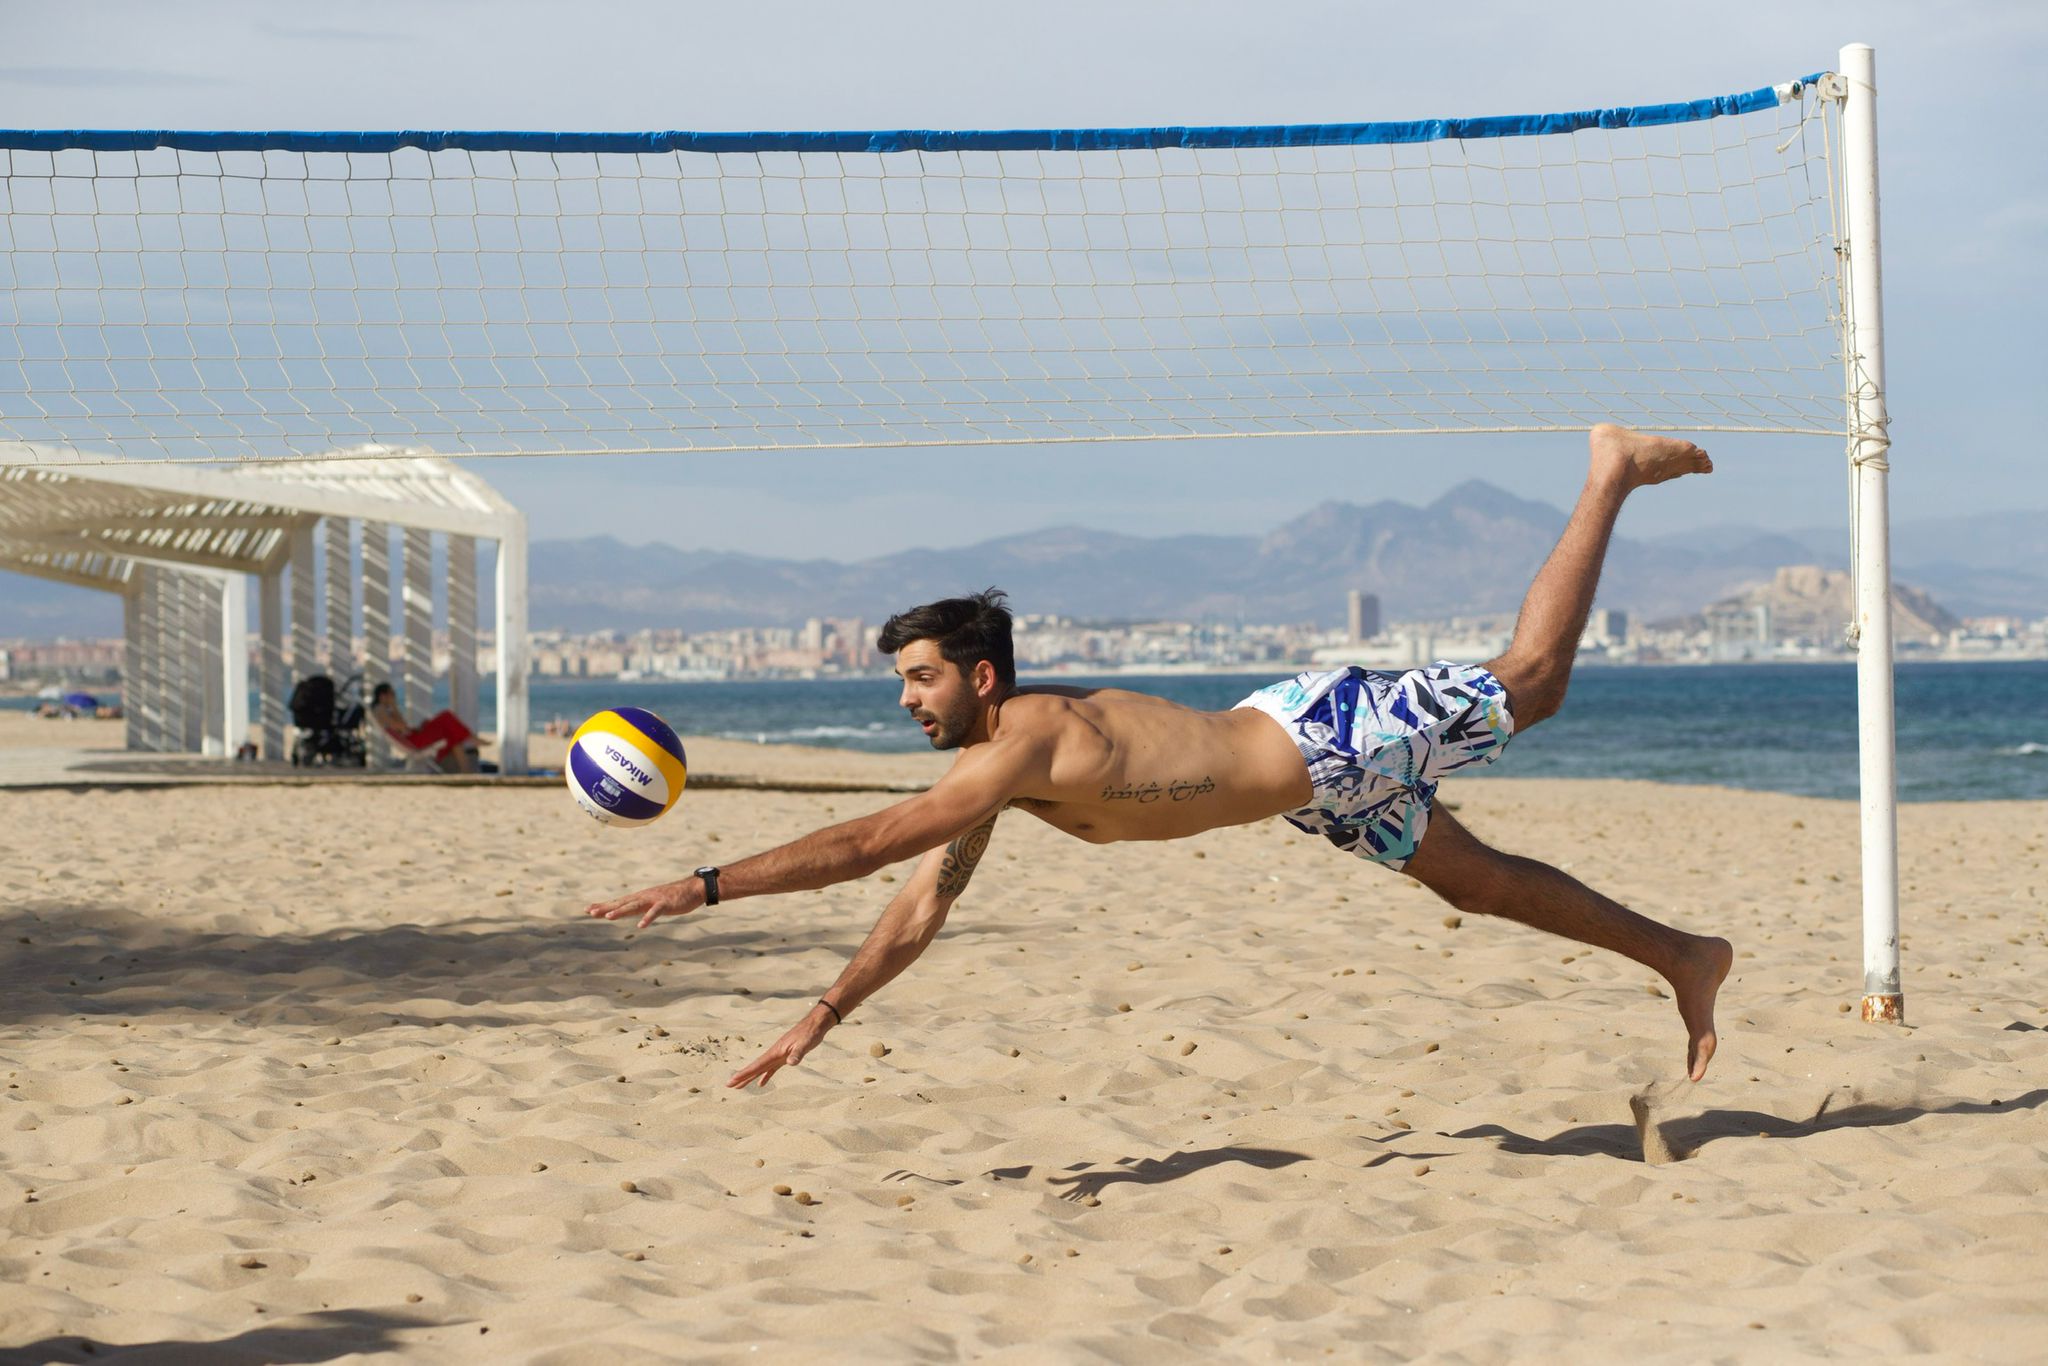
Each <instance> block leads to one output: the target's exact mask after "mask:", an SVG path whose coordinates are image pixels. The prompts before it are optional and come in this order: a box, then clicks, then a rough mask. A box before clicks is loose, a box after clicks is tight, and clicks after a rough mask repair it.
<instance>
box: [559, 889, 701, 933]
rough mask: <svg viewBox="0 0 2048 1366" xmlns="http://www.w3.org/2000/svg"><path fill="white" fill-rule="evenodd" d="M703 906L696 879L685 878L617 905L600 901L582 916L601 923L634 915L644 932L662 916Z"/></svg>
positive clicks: (629, 897) (632, 896) (638, 893)
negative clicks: (601, 921)
mask: <svg viewBox="0 0 2048 1366" xmlns="http://www.w3.org/2000/svg"><path fill="white" fill-rule="evenodd" d="M703 904H704V884H703V883H701V882H699V881H698V880H697V879H696V878H695V877H686V878H684V879H683V880H682V881H680V882H664V883H662V884H661V886H659V887H649V888H648V889H647V890H646V891H644V892H635V893H633V894H632V895H631V896H622V897H620V898H619V899H618V900H616V901H600V902H598V903H597V904H596V905H595V906H591V907H589V908H587V909H586V910H585V911H584V912H583V913H584V914H585V915H592V916H596V917H597V918H598V919H600V920H617V919H618V918H619V917H621V916H627V915H637V916H639V917H640V928H641V929H643V930H644V929H646V928H647V927H648V926H649V925H652V924H653V923H654V922H655V921H657V920H659V919H661V918H662V917H663V916H665V915H688V914H689V913H690V912H691V911H694V910H696V909H697V908H698V907H699V906H702V905H703Z"/></svg>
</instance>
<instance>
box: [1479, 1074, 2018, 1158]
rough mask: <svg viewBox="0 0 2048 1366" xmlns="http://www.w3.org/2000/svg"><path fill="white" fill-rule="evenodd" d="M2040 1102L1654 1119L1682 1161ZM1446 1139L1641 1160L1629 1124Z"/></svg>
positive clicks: (1494, 1127)
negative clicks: (1730, 1147)
mask: <svg viewBox="0 0 2048 1366" xmlns="http://www.w3.org/2000/svg"><path fill="white" fill-rule="evenodd" d="M2044 1103H2048V1088H2036V1089H2035V1090H2032V1091H2028V1092H2027V1093H2025V1094H2024V1095H2020V1096H2015V1097H2013V1098H2012V1099H2011V1100H1990V1101H1970V1100H1958V1101H1951V1102H1949V1103H1948V1104H1946V1105H1932V1106H1922V1105H1911V1104H1903V1105H1902V1104H1870V1103H1859V1104H1852V1105H1848V1106H1845V1107H1843V1108H1842V1109H1839V1110H1836V1109H1830V1108H1828V1107H1826V1106H1825V1105H1823V1106H1822V1107H1821V1108H1820V1109H1819V1110H1818V1111H1817V1112H1816V1113H1814V1114H1811V1115H1808V1116H1806V1117H1805V1118H1803V1119H1793V1118H1787V1117H1785V1116H1783V1115H1774V1114H1769V1113H1767V1112H1765V1111H1762V1110H1708V1111H1705V1112H1704V1113H1702V1114H1696V1115H1688V1114H1682V1113H1678V1114H1673V1115H1672V1116H1670V1117H1669V1118H1662V1119H1659V1120H1658V1122H1657V1123H1658V1128H1659V1130H1660V1131H1661V1133H1662V1135H1663V1137H1664V1140H1665V1142H1666V1143H1668V1144H1669V1145H1670V1147H1671V1150H1672V1152H1673V1155H1674V1156H1676V1157H1680V1158H1683V1157H1690V1156H1691V1155H1692V1154H1694V1153H1696V1152H1698V1151H1699V1150H1700V1149H1701V1148H1704V1147H1705V1146H1706V1145H1707V1144H1709V1143H1713V1142H1716V1141H1718V1140H1720V1139H1724V1138H1773V1139H1784V1138H1790V1139H1799V1138H1811V1137H1813V1136H1814V1135H1815V1134H1824V1133H1831V1132H1833V1131H1834V1130H1837V1129H1888V1128H1891V1127H1893V1126H1895V1125H1899V1124H1911V1123H1912V1122H1913V1121H1915V1120H1917V1119H1925V1118H1927V1117H1929V1116H1934V1115H2009V1114H2014V1113H2016V1112H2019V1111H2025V1110H2037V1109H2039V1108H2040V1107H2041V1106H2042V1105H2043V1104H2044ZM1446 1137H1448V1138H1490V1139H1493V1140H1495V1142H1496V1145H1497V1146H1498V1147H1500V1148H1501V1149H1502V1150H1503V1151H1505V1152H1511V1153H1520V1154H1525V1155H1529V1156H1537V1157H1619V1158H1623V1159H1626V1160H1628V1161H1631V1162H1640V1161H1642V1160H1643V1142H1642V1138H1641V1136H1640V1135H1639V1134H1638V1132H1637V1130H1636V1128H1635V1126H1633V1125H1629V1124H1581V1125H1579V1126H1577V1127H1576V1128H1571V1129H1563V1130H1560V1131H1559V1132H1557V1133H1554V1134H1552V1135H1550V1136H1549V1137H1548V1138H1532V1137H1530V1136H1529V1135H1527V1134H1519V1133H1516V1132H1515V1131H1514V1130H1512V1129H1504V1128H1502V1127H1501V1126H1500V1125H1498V1124H1479V1125H1475V1126H1473V1127H1472V1128H1470V1129H1461V1130H1459V1131H1458V1132H1456V1133H1454V1134H1447V1135H1446Z"/></svg>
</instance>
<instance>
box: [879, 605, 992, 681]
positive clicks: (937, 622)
mask: <svg viewBox="0 0 2048 1366" xmlns="http://www.w3.org/2000/svg"><path fill="white" fill-rule="evenodd" d="M1008 600H1009V595H1008V594H1006V593H1004V592H1003V590H1002V589H1000V588H988V589H984V590H983V591H981V592H979V593H976V594H974V595H973V596H971V597H965V598H941V599H939V600H938V601H937V602H928V603H926V604H925V605H924V606H922V607H913V608H911V609H910V610H909V611H907V612H898V613H897V614H896V615H895V616H893V617H890V618H889V619H888V620H887V621H885V622H883V623H882V634H881V636H880V638H878V639H877V640H876V642H875V645H876V647H877V648H878V649H880V650H881V652H882V653H883V654H885V655H893V654H895V653H896V652H897V651H898V650H900V649H902V648H903V647H904V646H906V645H908V644H909V643H910V642H911V641H913V640H929V641H931V642H933V643H934V644H936V645H937V646H938V647H939V655H940V657H941V658H942V659H944V660H945V661H946V662H947V663H948V664H952V665H955V666H957V667H958V668H959V669H960V671H961V672H962V673H971V672H973V669H974V666H975V665H976V664H979V663H980V662H981V661H982V660H984V659H985V660H987V661H988V662H989V663H990V664H992V665H993V666H995V671H996V680H997V681H998V682H999V683H1001V684H1002V685H1003V687H1004V688H1006V689H1007V688H1014V687H1016V686H1017V656H1016V653H1015V651H1014V650H1012V649H1011V647H1010V609H1009V608H1007V607H1005V606H1004V605H1003V604H1004V603H1005V602H1007V601H1008Z"/></svg>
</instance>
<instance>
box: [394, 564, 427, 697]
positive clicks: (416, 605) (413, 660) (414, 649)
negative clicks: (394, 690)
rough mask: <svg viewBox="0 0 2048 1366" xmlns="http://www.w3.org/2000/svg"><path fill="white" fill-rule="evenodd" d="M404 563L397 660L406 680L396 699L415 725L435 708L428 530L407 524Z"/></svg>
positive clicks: (401, 576) (400, 578) (400, 572)
mask: <svg viewBox="0 0 2048 1366" xmlns="http://www.w3.org/2000/svg"><path fill="white" fill-rule="evenodd" d="M400 549H401V551H402V552H403V555H404V563H403V565H402V566H401V568H400V571H399V583H400V584H401V585H402V586H401V589H400V594H401V596H400V610H401V613H402V616H401V619H400V622H401V629H400V632H399V638H400V639H401V640H402V641H403V642H404V646H403V648H404V651H405V654H404V656H403V658H402V659H401V661H400V667H401V668H402V669H403V670H404V674H405V681H404V683H403V684H401V685H400V687H399V690H398V693H399V702H400V704H401V705H402V706H403V707H404V709H405V718H406V720H407V721H409V722H411V723H412V724H413V725H418V724H419V723H420V722H421V721H424V720H426V719H427V717H429V716H431V715H433V712H434V537H433V533H432V532H430V531H425V530H422V529H421V528H419V527H415V526H409V527H407V528H406V529H405V535H404V537H403V538H402V541H401V546H400Z"/></svg>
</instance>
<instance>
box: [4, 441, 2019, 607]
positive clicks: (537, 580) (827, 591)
mask: <svg viewBox="0 0 2048 1366" xmlns="http://www.w3.org/2000/svg"><path fill="white" fill-rule="evenodd" d="M1564 522H1565V513H1564V512H1563V511H1562V510H1560V509H1558V508H1555V507H1552V506H1550V505H1549V504H1546V503H1537V502H1530V501H1528V500H1526V499H1522V498H1518V497H1515V496H1514V495H1512V494H1510V493H1507V492H1505V491H1503V490H1501V489H1499V488H1496V487H1494V486H1493V485H1491V484H1487V483H1484V482H1481V481H1477V480H1475V481H1472V482H1468V483H1465V484H1462V485H1460V486H1458V487H1457V488H1455V489H1452V490H1451V491H1450V492H1449V493H1446V494H1445V495H1444V496H1443V497H1441V498H1439V499H1437V500H1436V501H1435V502H1433V503H1431V504H1429V505H1428V506H1426V507H1415V506H1413V505H1410V504H1407V503H1401V502H1395V501H1392V500H1388V501H1383V502H1378V503H1372V504H1369V505H1364V506H1361V505H1359V504H1355V503H1338V502H1331V503H1324V504H1323V505H1322V506H1320V507H1317V508H1314V509H1312V510H1311V511H1309V512H1307V513H1304V514H1303V515H1301V516H1300V517H1297V518H1295V519H1293V520H1292V521H1290V522H1287V523H1285V524H1284V525H1282V526H1280V527H1277V528H1275V529H1274V530H1272V531H1270V532H1268V533H1267V534H1266V535H1264V536H1168V537H1141V536H1126V535H1121V534H1119V533H1116V532H1113V531H1097V530H1091V529H1088V528H1084V527H1053V528H1048V529H1046V530H1043V531H1034V532H1027V533H1024V534H1022V535H1016V536H1004V537H998V538H996V539H994V540H989V541H983V542H981V543H980V544H978V545H972V546H964V547H961V548H958V549H953V550H907V551H903V552H900V553H897V554H893V555H884V556H879V557H877V558H874V559H867V560H860V561H856V562H853V563H843V562H840V561H837V560H825V559H814V560H782V559H770V558H766V557H762V556H753V555H740V554H733V553H730V552H723V551H692V550H682V549H678V548H676V547H674V546H668V545H658V544H657V545H642V546H627V545H624V544H622V543H621V542H619V541H617V540H614V539H612V538H610V537H603V536H600V537H590V538H586V539H581V540H560V541H536V542H534V543H533V545H532V548H531V552H530V554H531V560H530V565H529V579H530V581H531V592H532V623H533V625H534V626H535V627H536V628H541V629H549V628H553V629H561V630H573V631H594V630H600V629H605V628H619V629H626V630H632V629H638V628H640V627H647V626H660V627H675V628H682V629H686V630H710V629H716V628H720V627H727V626H774V625H796V624H800V623H801V622H802V621H803V620H804V619H805V618H807V617H820V616H840V617H855V616H857V617H863V618H866V619H868V620H870V621H879V620H880V619H881V618H882V617H884V616H886V615H888V614H889V613H890V612H892V611H895V610H898V609H900V608H902V607H905V606H908V605H910V604H913V603H917V602H923V601H927V600H929V599H931V598H935V597H942V596H946V595H948V594H952V593H958V592H962V591H967V590H971V589H976V588H981V587H985V586H987V585H989V584H998V585H1000V586H1002V587H1003V588H1005V589H1007V590H1009V592H1010V595H1011V598H1012V602H1013V605H1014V606H1015V607H1016V608H1017V609H1018V610H1019V611H1026V612H1050V613H1057V614H1060V615H1064V616H1073V617H1082V618H1093V619H1125V620H1127V619H1133V618H1140V619H1142V618H1167V619H1178V620H1244V621H1293V622H1314V623H1318V624H1321V625H1325V626H1336V625H1339V624H1341V623H1342V622H1343V620H1344V612H1345V593H1346V591H1347V590H1349V589H1352V588H1358V589H1362V590H1364V591H1367V592H1371V593H1376V594H1378V595H1379V598H1380V601H1381V604H1382V611H1383V613H1384V615H1385V616H1386V617H1388V618H1389V619H1393V620H1401V619H1413V618H1420V617H1445V616H1452V615H1468V614H1478V613H1493V612H1508V611H1512V610H1513V609H1514V608H1515V606H1516V605H1517V604H1518V603H1519V602H1520V600H1521V596H1522V593H1523V590H1524V589H1525V588H1527V586H1528V583H1529V579H1530V577H1531V576H1532V575H1533V574H1534V573H1535V571H1536V569H1537V567H1538V566H1539V565H1540V564H1541V563H1542V561H1543V557H1544V556H1545V555H1546V554H1548V553H1549V551H1550V548H1551V546H1552V545H1553V544H1554V543H1555V542H1556V540H1557V536H1558V533H1559V532H1560V531H1561V530H1562V529H1563V527H1564ZM2044 527H2048V510H2040V511H2029V512H1995V513H1984V514H1981V515H1977V516H1969V517H1946V518H1938V519H1930V520H1925V521H1917V522H1914V521H1907V522H1901V523H1900V524H1898V525H1897V526H1896V527H1894V529H1893V536H1892V560H1893V565H1894V575H1893V576H1894V578H1895V579H1896V580H1898V581H1899V582H1902V583H1906V584H1910V585H1912V586H1913V587H1916V588H1918V589H1920V590H1922V591H1923V592H1925V593H1927V594H1929V595H1930V596H1931V597H1932V598H1933V599H1934V600H1935V601H1937V602H1938V603H1939V604H1940V605H1941V606H1943V607H1945V608H1947V609H1949V610H1950V611H1953V612H1956V613H1959V614H1961V615H1966V616H1975V615H1982V614H1990V613H2013V614H2017V615H2022V616H2038V615H2040V614H2043V613H2048V535H2044V534H2043V528H2044ZM1793 564H1810V565H1818V566H1820V567H1822V568H1825V569H1844V568H1847V566H1848V535H1847V531H1846V528H1833V527H1830V528H1816V529H1813V530H1807V531H1792V532H1771V531H1764V530H1760V529H1758V528H1755V527H1747V526H1738V525H1726V526H1714V527H1706V528H1701V529H1698V530H1694V531H1687V532H1680V533H1676V534H1672V535H1666V536H1658V537H1651V538H1646V539H1640V540H1638V539H1630V538H1626V537H1618V538H1616V540H1615V542H1614V545H1613V549H1612V551H1611V552H1610V554H1609V557H1608V562H1607V572H1606V575H1605V577H1604V579H1603V580H1602V583H1601V593H1600V601H1601V605H1602V606H1605V607H1610V608H1621V609H1624V610H1626V611H1628V612H1630V613H1631V614H1633V615H1636V616H1638V617H1641V618H1644V619H1648V620H1656V619H1659V618H1665V617H1675V616H1681V615H1685V614H1689V613H1693V612H1697V611H1699V610H1700V609H1701V608H1702V607H1704V606H1705V605H1706V604H1708V603H1710V602H1714V601H1716V600H1717V599H1721V598H1725V597H1728V596H1731V595H1733V594H1735V593H1738V592H1739V591H1741V590H1742V589H1743V588H1744V587H1745V586H1746V585H1749V584H1753V583H1755V582H1757V581H1760V580H1768V579H1770V578H1771V577H1772V576H1773V575H1774V574H1775V573H1776V571H1777V570H1778V569H1779V568H1780V567H1782V566H1785V565H1793ZM484 583H485V584H486V585H488V583H489V577H488V575H486V576H485V578H484ZM120 629H121V616H120V609H119V604H118V603H116V602H115V601H114V600H113V599H112V598H110V597H108V596H106V595H104V594H97V593H92V592H88V591H85V590H81V589H71V588H65V587H63V586H61V585H56V584H47V583H43V582H41V581H38V580H35V579H29V578H25V577H22V576H19V575H8V574H0V636H6V635H17V636H33V637H49V636H55V635H60V634H64V635H81V636H90V635H115V634H118V633H119V631H120Z"/></svg>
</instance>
